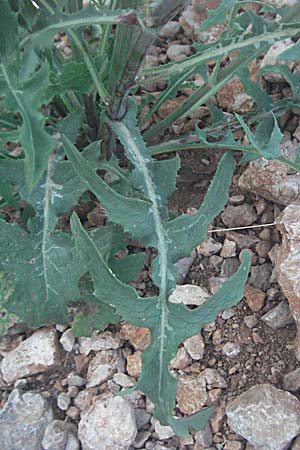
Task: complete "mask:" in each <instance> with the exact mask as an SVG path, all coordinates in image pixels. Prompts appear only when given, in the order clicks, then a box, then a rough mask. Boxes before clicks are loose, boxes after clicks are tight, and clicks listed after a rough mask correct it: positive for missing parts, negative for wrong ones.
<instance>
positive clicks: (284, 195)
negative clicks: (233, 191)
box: [238, 158, 300, 205]
mask: <svg viewBox="0 0 300 450" xmlns="http://www.w3.org/2000/svg"><path fill="white" fill-rule="evenodd" d="M288 172H289V168H288V166H287V165H286V164H284V163H281V162H280V161H275V160H273V161H272V160H271V161H269V160H267V159H264V158H259V159H256V160H255V161H250V163H249V165H248V167H247V169H246V170H245V171H244V172H243V173H242V175H241V176H240V178H239V181H238V185H239V187H240V188H241V189H243V190H245V191H249V192H252V193H253V194H256V195H259V196H260V197H263V198H265V199H266V200H270V201H272V202H275V203H279V204H281V205H290V204H291V203H294V202H295V201H296V200H297V199H298V198H299V194H300V174H298V173H295V174H291V175H289V174H288Z"/></svg>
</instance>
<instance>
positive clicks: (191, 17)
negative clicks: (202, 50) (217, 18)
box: [179, 0, 224, 42]
mask: <svg viewBox="0 0 300 450" xmlns="http://www.w3.org/2000/svg"><path fill="white" fill-rule="evenodd" d="M210 3H211V0H210ZM218 3H220V0H213V4H214V6H212V5H209V7H210V8H211V9H214V7H216V6H217V5H218ZM205 10H206V7H205V4H204V3H203V2H202V4H201V8H199V7H198V5H195V4H193V5H190V6H187V7H186V8H185V10H184V11H183V13H182V14H181V16H180V19H179V22H180V24H181V26H182V28H183V29H184V32H185V34H186V35H187V36H188V37H190V38H191V39H193V40H195V41H197V42H213V41H216V40H218V39H219V37H220V35H221V33H222V31H224V26H223V25H222V24H216V25H214V26H213V27H212V28H210V29H209V30H205V31H201V32H199V31H198V30H199V28H200V25H201V24H202V22H203V20H204V19H205V17H206V11H205Z"/></svg>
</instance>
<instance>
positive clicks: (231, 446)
mask: <svg viewBox="0 0 300 450" xmlns="http://www.w3.org/2000/svg"><path fill="white" fill-rule="evenodd" d="M223 448H224V450H244V444H243V442H240V441H226V442H225V445H224V447H223Z"/></svg>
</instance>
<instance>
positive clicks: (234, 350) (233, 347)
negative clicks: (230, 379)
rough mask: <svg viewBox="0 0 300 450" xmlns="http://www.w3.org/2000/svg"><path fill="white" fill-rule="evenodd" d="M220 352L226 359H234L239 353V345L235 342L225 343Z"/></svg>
mask: <svg viewBox="0 0 300 450" xmlns="http://www.w3.org/2000/svg"><path fill="white" fill-rule="evenodd" d="M222 350H223V352H224V353H225V355H226V356H227V357H228V358H235V357H236V356H237V355H238V354H239V353H240V351H241V349H240V346H239V344H238V343H236V342H227V343H226V344H224V345H223V347H222Z"/></svg>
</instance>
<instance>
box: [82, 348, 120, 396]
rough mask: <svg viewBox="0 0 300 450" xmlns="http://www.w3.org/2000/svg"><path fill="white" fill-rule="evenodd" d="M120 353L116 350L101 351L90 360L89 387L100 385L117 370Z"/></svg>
mask: <svg viewBox="0 0 300 450" xmlns="http://www.w3.org/2000/svg"><path fill="white" fill-rule="evenodd" d="M117 359H118V355H117V353H116V351H114V350H103V351H102V352H99V353H98V354H97V355H96V356H95V357H94V358H93V359H92V361H91V362H90V364H89V368H88V373H87V387H93V386H99V385H100V384H102V383H104V382H105V381H107V380H108V379H109V378H111V377H112V376H113V374H114V373H116V372H117V370H118V367H117Z"/></svg>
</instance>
